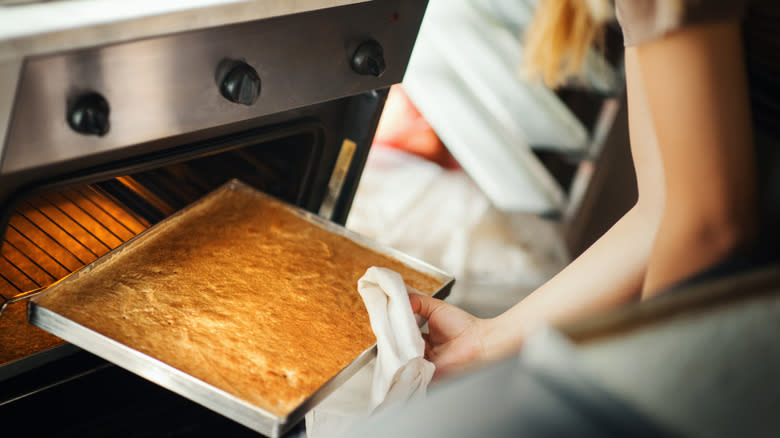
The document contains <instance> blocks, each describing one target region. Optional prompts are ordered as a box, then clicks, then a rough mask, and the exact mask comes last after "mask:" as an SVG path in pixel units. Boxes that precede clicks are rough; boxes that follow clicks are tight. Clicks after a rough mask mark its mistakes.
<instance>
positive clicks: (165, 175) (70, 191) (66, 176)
mask: <svg viewBox="0 0 780 438" xmlns="http://www.w3.org/2000/svg"><path fill="white" fill-rule="evenodd" d="M425 6H426V2H425V1H417V0H372V1H355V0H300V1H295V2H290V1H285V2H279V1H272V0H255V1H240V0H239V1H231V0H195V1H187V2H185V1H166V2H152V1H138V2H114V1H110V0H81V1H80V0H73V1H55V2H41V3H35V2H32V3H28V2H8V1H5V2H4V1H1V0H0V80H2V83H3V88H2V89H0V237H1V238H2V240H1V242H2V243H0V245H1V246H0V251H1V255H0V296H1V298H0V302H2V304H1V305H2V308H3V312H2V314H0V427H5V428H9V427H10V428H11V430H14V428H13V427H14V426H13V425H14V424H17V425H19V426H21V425H30V424H35V426H36V430H37V433H43V434H46V433H57V434H58V435H60V436H62V435H64V436H84V435H85V434H86V435H89V434H93V435H106V434H110V435H112V436H117V435H118V436H138V435H154V436H158V435H171V436H176V435H179V434H181V435H188V436H190V435H192V434H198V433H203V434H206V433H211V432H210V431H219V432H220V433H226V432H225V431H228V432H227V433H232V434H233V435H240V434H244V433H246V434H252V433H251V432H250V431H249V430H247V429H243V428H242V427H241V426H238V425H236V424H234V423H232V422H230V421H228V420H225V419H223V418H222V417H220V416H218V415H216V414H213V413H211V412H210V411H208V410H205V409H203V408H200V407H199V406H197V405H194V404H192V403H191V402H189V401H187V400H184V399H182V398H180V397H178V396H176V395H174V394H171V393H169V392H168V391H166V390H163V389H161V388H158V387H156V386H155V385H153V384H150V383H148V382H146V381H144V380H142V379H140V378H137V377H135V376H134V375H131V374H129V373H127V372H125V371H122V370H119V369H117V368H115V367H113V366H111V365H109V364H107V363H106V362H103V361H102V360H100V359H97V358H96V357H94V356H91V355H89V354H87V353H85V352H83V351H80V350H78V349H76V348H75V347H73V346H71V345H69V344H66V343H64V342H63V341H61V340H59V339H57V338H54V337H53V336H50V335H48V334H46V333H44V332H42V331H39V330H38V329H36V328H34V327H31V326H29V325H28V324H27V323H26V315H25V307H26V301H27V298H29V297H30V296H32V295H34V294H35V292H36V291H38V290H40V289H41V288H43V287H45V286H48V285H49V284H51V283H53V282H54V281H57V280H59V279H61V278H63V277H64V276H66V275H68V274H69V273H71V272H73V271H75V270H77V269H79V268H80V267H81V266H83V265H85V264H87V263H89V262H91V261H93V260H95V259H97V258H98V257H100V256H102V255H104V254H106V253H107V252H108V251H110V250H111V249H112V248H114V247H116V246H118V245H119V244H121V243H122V242H124V241H126V240H129V239H130V238H132V237H133V236H135V235H137V234H138V233H140V232H142V231H143V230H145V229H146V228H148V227H150V226H151V225H153V224H154V223H156V222H159V221H160V220H162V219H164V218H166V217H168V216H170V215H171V214H173V213H174V212H176V211H178V210H179V209H181V208H182V207H184V206H186V205H188V204H189V203H191V202H193V201H195V200H196V199H198V198H200V197H201V196H202V195H204V194H205V193H207V192H209V191H211V190H212V189H214V188H216V187H218V186H220V185H222V184H223V183H225V182H226V181H228V180H231V179H233V178H238V179H241V180H243V181H244V182H247V183H249V184H250V185H252V186H254V187H256V188H258V189H260V190H262V191H264V192H267V193H270V194H272V195H274V196H276V197H278V198H280V199H283V200H285V201H288V202H290V203H292V204H295V205H297V206H299V207H302V208H304V209H306V210H309V211H311V212H314V213H317V214H319V215H320V216H322V217H324V218H326V219H329V220H332V221H334V222H336V223H341V224H343V223H344V221H345V220H346V217H347V214H348V212H349V209H350V205H351V202H352V197H353V195H354V192H355V189H356V187H357V183H358V181H359V179H360V174H361V172H362V168H363V165H364V162H365V159H366V155H367V153H368V148H369V146H370V142H371V139H372V137H373V134H374V130H375V128H376V124H377V122H378V118H379V114H380V112H381V109H382V107H383V104H384V99H385V97H386V94H387V88H388V87H389V86H390V85H391V84H393V83H397V82H400V80H401V79H402V77H403V75H404V72H405V69H406V64H407V62H408V59H409V55H410V53H411V50H412V46H413V45H414V41H415V38H416V35H417V30H418V28H419V25H420V22H421V20H422V16H423V14H424V11H425ZM44 417H45V418H47V421H45V422H44V421H39V420H37V419H40V418H44ZM25 427H26V426H25Z"/></svg>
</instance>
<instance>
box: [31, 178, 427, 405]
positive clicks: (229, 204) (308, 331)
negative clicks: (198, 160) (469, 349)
mask: <svg viewBox="0 0 780 438" xmlns="http://www.w3.org/2000/svg"><path fill="white" fill-rule="evenodd" d="M371 266H383V267H386V268H389V269H392V270H395V271H397V272H399V273H400V274H401V275H402V276H403V277H404V279H405V281H406V283H407V284H408V285H409V286H411V287H414V288H416V289H418V290H420V291H423V292H425V293H428V294H432V293H434V292H435V291H436V290H438V289H439V288H440V287H441V286H442V282H441V281H440V280H437V279H435V278H433V277H431V276H429V275H426V274H423V273H420V272H418V271H416V270H414V269H411V268H409V267H407V266H406V265H404V264H402V263H400V262H399V261H397V260H394V259H392V258H390V257H387V256H385V255H381V254H379V253H377V252H374V251H372V250H370V249H367V248H365V247H362V246H360V245H358V244H356V243H355V242H353V241H351V240H349V239H347V238H345V237H342V236H339V235H336V234H333V233H331V232H328V231H326V230H325V229H323V228H320V227H319V226H316V225H313V224H311V223H310V222H308V221H306V220H304V219H302V218H301V217H299V216H298V215H296V214H294V213H292V212H290V211H288V210H287V209H286V207H284V206H283V204H281V203H279V202H278V201H275V200H270V199H266V198H265V197H259V196H257V195H256V194H254V193H252V192H248V191H246V190H232V191H231V190H228V191H220V192H219V193H218V195H216V196H215V195H212V196H209V197H207V198H205V199H204V200H202V202H200V203H198V204H197V205H196V206H195V207H193V208H191V209H190V210H189V211H188V212H186V214H183V215H181V216H178V217H175V218H173V219H172V220H169V221H166V222H165V223H163V224H160V226H158V227H156V228H154V229H153V230H151V231H150V232H149V233H148V234H147V235H145V236H143V237H142V238H141V239H139V240H137V241H134V242H131V243H130V244H129V245H127V246H126V247H124V248H123V249H122V250H121V252H119V253H118V254H116V255H115V256H114V257H112V258H111V259H110V260H108V261H107V262H105V263H102V264H100V265H98V266H96V267H94V268H93V269H91V270H87V271H82V272H80V273H79V274H78V277H76V278H73V279H66V281H63V282H62V283H60V284H58V285H56V286H54V287H53V288H52V289H51V290H50V291H49V293H47V294H45V295H43V296H42V297H40V298H39V300H38V304H39V305H41V306H43V307H46V308H48V309H50V310H52V311H54V312H56V313H59V314H61V315H63V316H65V317H66V318H69V319H71V320H73V321H75V322H77V323H79V324H81V325H83V326H85V327H87V328H90V329H92V330H94V331H96V332H98V333H101V334H103V335H105V336H107V337H109V338H112V339H114V340H117V341H119V342H120V343H122V344H125V345H128V346H130V347H131V348H134V349H136V350H139V351H141V352H143V353H146V354H148V355H149V356H152V357H154V358H156V359H159V360H161V361H162V362H165V363H167V364H169V365H171V366H173V367H175V368H178V369H179V370H181V371H183V372H185V373H187V374H190V375H192V376H194V377H196V378H198V379H200V380H203V381H205V382H207V383H209V384H211V385H213V386H215V387H217V388H220V389H222V390H224V391H227V392H228V393H231V394H233V395H235V396H237V397H239V398H241V399H243V400H246V401H248V402H249V403H251V404H253V405H256V406H258V407H260V408H262V409H265V410H266V411H269V412H271V413H273V414H275V415H278V416H284V415H286V414H288V413H289V412H290V411H291V410H292V409H293V408H295V407H296V406H298V405H299V404H300V403H301V401H303V400H304V399H305V398H307V397H308V396H310V395H312V393H314V392H315V391H316V390H317V389H318V388H319V387H320V386H322V385H323V384H324V383H325V382H326V381H328V380H329V379H330V378H331V377H333V376H334V375H336V374H337V373H338V372H339V371H340V370H342V369H343V368H344V367H345V366H347V365H348V364H349V363H350V362H351V361H352V360H354V359H355V358H356V357H357V356H358V355H359V354H360V353H362V352H363V351H365V350H366V349H368V348H369V347H371V345H372V344H373V343H374V342H375V338H374V335H373V333H372V331H371V327H370V325H369V321H368V314H367V313H366V310H365V307H364V306H363V302H362V300H361V298H360V295H359V294H358V292H357V281H358V279H359V278H360V277H361V276H362V275H363V274H364V273H365V271H366V269H367V268H369V267H371ZM87 269H90V268H87Z"/></svg>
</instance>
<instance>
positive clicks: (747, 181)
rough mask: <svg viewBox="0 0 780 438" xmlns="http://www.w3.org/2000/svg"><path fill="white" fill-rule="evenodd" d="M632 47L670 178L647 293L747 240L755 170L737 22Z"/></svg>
mask: <svg viewBox="0 0 780 438" xmlns="http://www.w3.org/2000/svg"><path fill="white" fill-rule="evenodd" d="M637 53H638V59H639V66H640V69H641V73H642V76H643V78H644V85H645V91H646V93H647V96H648V104H649V108H650V114H651V117H652V120H653V123H654V125H655V128H656V132H657V135H658V141H659V147H660V151H661V157H662V161H663V166H664V175H665V178H666V185H665V191H666V209H665V213H664V216H663V220H662V222H661V225H660V228H659V231H658V234H657V239H656V241H655V243H654V245H653V252H652V255H651V257H650V261H649V264H648V271H647V276H646V279H645V284H644V291H643V296H645V297H647V296H651V295H653V294H656V293H658V292H660V291H663V290H664V288H667V287H669V286H671V285H673V284H675V283H677V282H679V281H680V280H683V279H685V278H686V277H689V276H690V275H691V274H694V273H696V272H698V271H701V270H703V269H705V268H707V267H710V266H712V265H713V264H715V263H717V262H719V261H721V260H722V259H723V258H725V257H726V256H728V255H729V254H730V253H731V252H732V251H733V250H735V249H738V248H739V247H740V246H741V245H744V244H747V243H750V241H751V240H752V238H753V233H754V232H755V231H756V229H757V220H758V213H757V205H758V204H757V189H756V182H757V177H756V169H755V165H756V163H755V155H754V154H755V152H754V147H753V140H752V125H751V118H750V106H749V101H748V86H747V79H746V74H745V63H744V55H743V53H742V41H741V32H740V25H739V23H737V22H731V23H720V24H712V25H705V26H695V27H691V28H688V29H686V30H685V31H683V32H676V33H673V34H671V35H669V36H668V37H666V38H664V39H663V40H659V41H655V42H651V43H648V44H645V45H642V46H640V47H639V48H638V52H637Z"/></svg>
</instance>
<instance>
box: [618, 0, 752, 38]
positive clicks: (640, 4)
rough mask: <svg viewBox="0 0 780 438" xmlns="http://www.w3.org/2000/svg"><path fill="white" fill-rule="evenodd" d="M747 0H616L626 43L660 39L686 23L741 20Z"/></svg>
mask: <svg viewBox="0 0 780 438" xmlns="http://www.w3.org/2000/svg"><path fill="white" fill-rule="evenodd" d="M747 3H748V0H616V1H615V9H616V11H615V12H616V15H617V19H618V21H619V22H620V26H621V27H622V28H623V38H624V41H625V44H626V46H633V45H637V44H641V43H644V42H647V41H651V40H654V39H657V38H660V37H662V36H664V35H666V34H667V33H670V32H673V31H675V30H677V29H680V28H683V27H685V26H690V25H696V24H703V23H712V22H722V21H730V20H741V18H742V16H743V15H744V13H745V7H746V5H747Z"/></svg>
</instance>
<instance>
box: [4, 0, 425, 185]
mask: <svg viewBox="0 0 780 438" xmlns="http://www.w3.org/2000/svg"><path fill="white" fill-rule="evenodd" d="M425 4H426V2H424V1H419V0H374V1H370V2H364V3H358V4H351V5H346V6H340V7H334V8H327V9H322V10H318V11H313V12H306V13H301V14H297V15H289V16H283V17H276V18H270V19H264V20H259V21H254V22H246V23H239V24H233V25H229V26H224V27H215V28H210V29H205V30H198V31H192V32H184V33H178V34H173V35H167V36H163V37H155V38H150V39H143V40H136V41H130V42H126V43H120V44H114V45H109V46H103V47H95V48H91V49H84V50H78V51H72V52H67V53H57V54H52V55H47V56H38V57H33V58H29V59H26V60H25V64H24V67H23V69H22V74H21V78H20V81H19V87H18V89H17V93H16V99H15V106H14V109H13V115H12V120H11V125H10V129H9V131H8V135H7V137H6V145H5V146H6V147H5V156H4V159H3V162H2V168H1V169H0V174H5V175H9V174H12V173H15V172H22V171H32V170H34V169H36V168H40V167H44V166H51V165H56V164H58V163H62V162H72V161H73V160H79V159H81V158H84V157H95V156H99V155H100V156H104V155H105V156H110V153H111V152H112V151H115V150H118V149H123V148H127V147H129V146H133V145H138V144H142V143H149V142H153V141H156V140H159V139H163V138H168V137H173V136H177V135H180V134H186V133H190V132H195V131H198V130H203V129H208V128H213V127H216V126H221V125H226V124H230V123H236V122H242V121H246V120H250V119H253V118H257V117H261V116H265V115H269V114H274V113H279V112H282V111H287V110H291V109H295V108H301V107H305V106H309V105H314V104H317V103H321V102H326V101H330V100H334V99H338V98H342V97H346V96H352V95H356V94H360V93H363V92H366V91H370V90H375V89H381V88H386V87H389V86H390V85H392V84H394V83H398V82H400V81H401V79H402V78H403V75H404V72H405V70H406V66H407V63H408V60H409V57H410V55H411V51H412V48H413V46H414V41H415V39H416V36H417V31H418V29H419V26H420V23H421V21H422V17H423V14H424V11H425Z"/></svg>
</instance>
